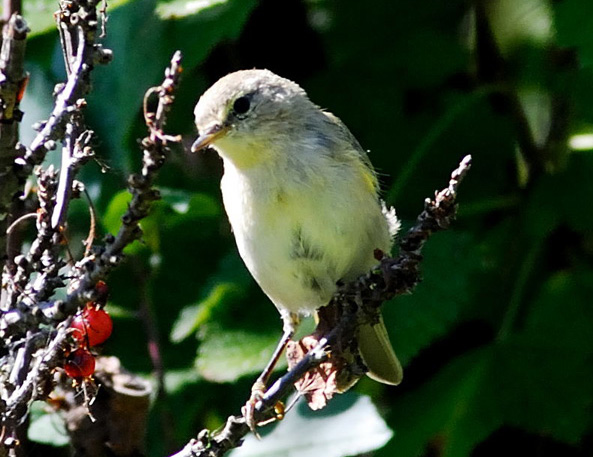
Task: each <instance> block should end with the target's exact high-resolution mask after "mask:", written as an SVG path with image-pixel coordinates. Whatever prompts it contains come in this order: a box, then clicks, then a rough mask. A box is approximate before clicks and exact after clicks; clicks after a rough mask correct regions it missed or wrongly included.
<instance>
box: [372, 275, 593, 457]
mask: <svg viewBox="0 0 593 457" xmlns="http://www.w3.org/2000/svg"><path fill="white" fill-rule="evenodd" d="M592 280H593V272H583V273H577V274H567V273H562V274H559V275H556V276H554V277H552V278H551V279H550V280H549V281H548V282H547V283H546V284H545V285H544V287H542V290H541V291H540V293H539V294H538V296H537V297H536V298H535V300H534V301H533V302H532V303H531V306H530V307H529V310H530V312H529V314H528V316H527V318H526V325H525V328H524V329H523V330H522V331H520V332H515V333H514V334H511V335H510V336H509V337H507V338H506V339H504V340H499V341H494V342H493V343H492V344H489V345H487V346H484V347H482V348H479V349H476V350H474V351H471V352H469V353H466V354H464V355H462V356H460V357H458V358H456V359H454V360H453V361H452V362H450V363H449V364H448V365H447V366H446V367H445V368H444V369H442V370H441V371H440V372H439V373H438V374H437V375H436V376H434V377H433V378H431V379H430V381H428V382H427V383H426V384H424V385H421V386H420V387H419V388H417V389H416V390H415V391H414V392H411V393H409V394H407V395H405V396H404V397H403V398H401V399H400V400H399V401H397V402H396V403H395V404H394V405H393V410H392V413H391V419H392V421H393V422H391V423H393V424H394V426H395V430H396V431H397V433H398V435H397V439H396V440H395V442H394V443H392V444H391V445H390V446H389V448H388V449H386V450H385V454H384V455H393V454H395V453H397V455H399V456H402V457H407V456H417V455H421V454H423V453H424V451H425V449H426V448H427V447H429V446H430V444H431V443H438V446H439V449H440V451H441V455H443V456H449V457H452V456H455V457H463V456H467V455H469V454H470V452H471V450H472V449H473V448H474V447H475V445H476V444H478V443H479V442H481V441H482V440H484V439H485V438H487V437H488V436H489V435H490V434H491V433H492V432H494V431H495V430H496V429H498V428H499V427H501V426H502V425H511V426H515V427H520V428H522V429H524V430H527V431H530V432H532V433H536V434H544V435H547V436H551V437H553V438H554V439H556V440H560V441H564V442H567V443H572V444H575V443H578V442H579V440H580V439H581V438H582V436H583V435H584V434H585V433H586V432H587V430H588V428H589V427H590V425H591V418H590V410H591V408H592V407H593V387H592V386H593V367H592V366H591V363H590V361H591V358H592V357H593V341H592V340H593V316H591V310H590V296H591V293H592V292H593V290H591V289H592V288H593V286H591V284H593V281H592ZM390 453H393V454H390Z"/></svg>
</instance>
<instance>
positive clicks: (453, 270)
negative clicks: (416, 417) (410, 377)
mask: <svg viewBox="0 0 593 457" xmlns="http://www.w3.org/2000/svg"><path fill="white" fill-rule="evenodd" d="M472 243H473V240H472V237H471V235H470V234H469V233H464V232H455V231H453V230H450V231H448V232H443V233H439V234H437V235H435V236H434V237H433V238H431V239H430V241H429V242H428V243H427V245H426V247H425V248H424V251H423V253H424V260H423V262H422V265H421V268H422V277H423V280H422V282H421V283H420V284H419V285H418V286H417V287H416V290H415V291H414V293H413V294H411V295H406V296H401V297H397V298H395V299H394V300H392V301H390V302H387V303H385V305H384V307H383V315H384V318H385V324H386V326H387V328H388V330H389V333H390V335H391V337H392V341H393V345H394V348H395V349H396V352H397V354H398V356H399V357H400V358H401V360H402V362H403V363H404V364H406V363H407V362H408V361H409V360H410V359H411V358H413V357H414V356H415V355H416V354H417V353H418V352H419V351H420V350H422V349H423V348H425V347H427V346H428V345H429V344H430V343H431V342H432V341H434V339H435V338H438V337H440V336H443V335H444V334H445V333H446V332H447V331H449V330H450V329H451V327H452V326H453V325H455V323H456V322H457V319H458V316H459V313H460V311H461V309H463V307H464V306H466V305H467V304H468V303H469V297H470V295H471V287H470V282H469V280H470V273H472V271H473V270H474V268H475V265H476V263H477V259H476V257H475V256H471V255H469V250H470V249H471V247H472V245H473V244H472Z"/></svg>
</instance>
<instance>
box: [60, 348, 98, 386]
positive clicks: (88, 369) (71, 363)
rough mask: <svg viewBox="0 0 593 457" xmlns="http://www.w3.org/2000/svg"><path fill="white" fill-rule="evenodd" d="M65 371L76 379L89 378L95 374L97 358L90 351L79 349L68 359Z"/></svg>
mask: <svg viewBox="0 0 593 457" xmlns="http://www.w3.org/2000/svg"><path fill="white" fill-rule="evenodd" d="M64 371H65V372H66V374H67V375H68V376H70V377H71V378H74V379H81V378H88V377H89V376H91V375H92V374H93V373H94V372H95V358H94V357H93V355H92V354H91V353H90V352H89V351H88V350H86V349H83V348H78V349H77V350H76V351H74V352H72V353H70V355H69V356H68V358H67V359H66V363H65V364H64Z"/></svg>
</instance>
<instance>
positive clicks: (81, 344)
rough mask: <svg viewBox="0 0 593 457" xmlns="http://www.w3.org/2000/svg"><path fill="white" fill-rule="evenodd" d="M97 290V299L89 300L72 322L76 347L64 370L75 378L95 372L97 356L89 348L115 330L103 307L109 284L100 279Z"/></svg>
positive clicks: (104, 339)
mask: <svg viewBox="0 0 593 457" xmlns="http://www.w3.org/2000/svg"><path fill="white" fill-rule="evenodd" d="M95 290H96V291H97V295H98V297H97V301H94V302H88V303H87V304H86V306H85V307H84V309H83V310H82V311H81V312H80V313H79V314H78V315H77V316H76V317H75V318H74V320H73V321H72V323H71V324H70V329H71V330H72V333H71V335H72V338H73V339H74V341H75V344H76V349H74V350H73V351H71V352H70V353H69V354H68V356H67V358H66V362H65V363H64V371H65V372H66V374H67V375H68V376H70V377H71V378H74V379H75V380H81V379H83V378H88V377H89V376H91V375H92V374H93V373H94V372H95V357H94V356H93V354H91V352H90V350H89V348H91V347H93V346H97V345H99V344H102V343H104V342H105V341H106V340H107V338H109V336H110V335H111V331H112V330H113V322H112V320H111V317H110V316H109V314H108V313H107V311H105V310H104V309H103V306H104V305H105V302H106V301H107V293H108V289H107V285H106V284H105V282H103V281H99V282H97V284H96V285H95Z"/></svg>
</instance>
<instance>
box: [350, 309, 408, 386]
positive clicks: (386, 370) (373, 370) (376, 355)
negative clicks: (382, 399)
mask: <svg viewBox="0 0 593 457" xmlns="http://www.w3.org/2000/svg"><path fill="white" fill-rule="evenodd" d="M358 345H359V348H360V354H361V355H362V358H363V360H364V363H365V364H366V366H367V368H368V369H369V371H368V373H367V374H368V375H369V377H371V378H372V379H374V380H375V381H379V382H381V383H383V384H392V385H397V384H399V383H400V382H401V381H402V378H403V375H404V373H403V370H402V366H401V364H400V363H399V360H398V359H397V356H396V355H395V352H394V350H393V347H392V346H391V342H390V341H389V335H388V334H387V329H386V328H385V324H384V323H383V316H381V317H380V320H379V323H377V324H375V325H370V324H368V325H362V326H361V327H360V328H359V329H358Z"/></svg>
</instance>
